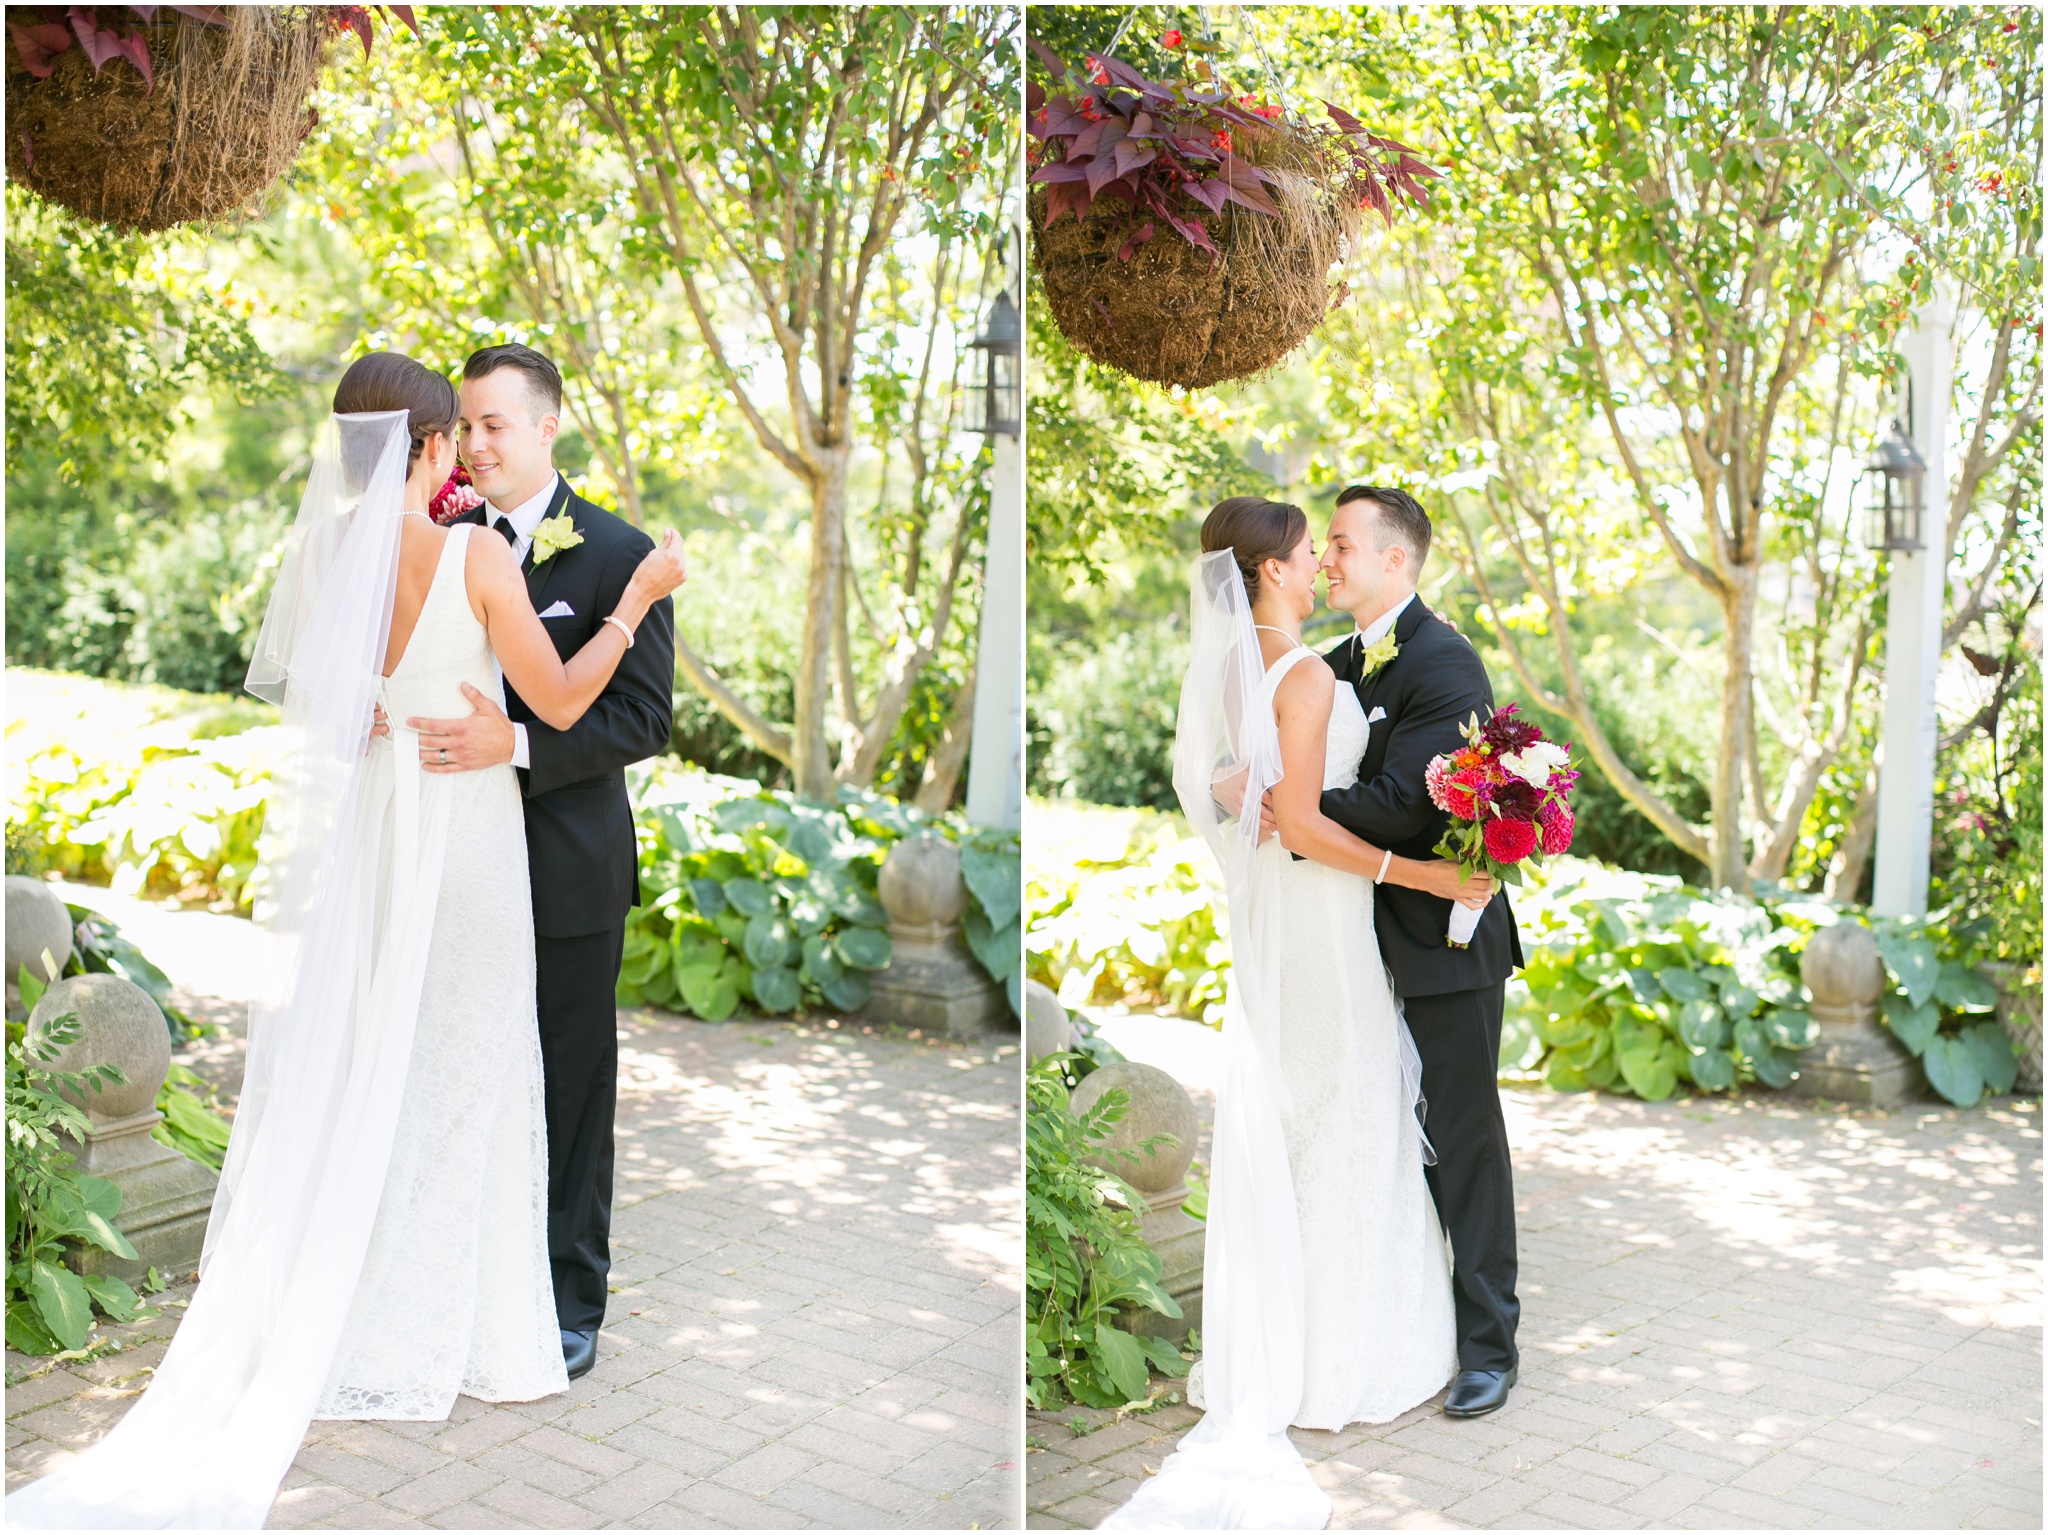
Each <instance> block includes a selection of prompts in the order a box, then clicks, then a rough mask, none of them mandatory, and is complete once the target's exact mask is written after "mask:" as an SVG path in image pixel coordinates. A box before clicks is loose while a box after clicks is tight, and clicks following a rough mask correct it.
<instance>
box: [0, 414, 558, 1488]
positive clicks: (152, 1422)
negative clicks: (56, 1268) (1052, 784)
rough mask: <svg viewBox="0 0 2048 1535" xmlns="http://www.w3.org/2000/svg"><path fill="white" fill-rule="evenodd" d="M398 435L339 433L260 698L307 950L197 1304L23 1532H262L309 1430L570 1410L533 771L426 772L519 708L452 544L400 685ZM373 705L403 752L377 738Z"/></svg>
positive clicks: (293, 569)
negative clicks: (508, 698)
mask: <svg viewBox="0 0 2048 1535" xmlns="http://www.w3.org/2000/svg"><path fill="white" fill-rule="evenodd" d="M406 419H407V418H406V416H405V413H403V412H386V413H378V414H372V415H355V416H337V417H335V418H333V422H332V424H331V426H330V428H329V431H328V433H327V435H326V436H325V437H324V438H323V440H322V444H321V447H320V450H319V452H318V454H317V455H316V459H315V468H314V472H313V475H312V477H311V479H310V481H309V485H308V489H307V493H306V497H305V501H304V503H303V505H302V507H301V510H300V517H299V521H298V523H297V524H295V527H294V531H293V537H292V541H291V543H290V544H289V545H288V548H287V555H286V559H285V562H284V564H283V567H282V568H281V570H280V573H279V576H278V582H277V592H276V594H275V595H274V596H273V598H272V601H271V608H270V611H269V613H268V614H267V615H266V617H265V620H264V628H263V633H262V635H261V636H260V637H259V640H258V645H257V661H256V663H255V664H254V665H252V667H251V669H250V684H249V685H250V688H251V690H252V691H254V692H257V693H259V694H261V695H262V696H266V697H271V698H272V699H273V701H276V702H278V703H279V704H280V705H281V707H282V709H283V716H284V726H285V729H286V731H287V732H288V735H289V737H290V738H291V739H292V740H293V741H294V742H295V743H296V744H295V746H294V749H293V751H292V752H291V754H290V755H289V756H288V757H287V759H286V760H285V761H284V762H283V763H281V764H280V766H279V767H278V769H277V772H276V775H275V777H274V780H273V787H272V793H271V800H270V805H269V808H268V811H267V813H266V820H265V827H264V860H265V865H266V869H267V872H268V873H269V875H270V882H269V884H268V885H267V887H266V889H267V894H266V896H265V897H264V902H263V904H262V905H261V906H260V907H259V915H260V916H262V917H263V918H264V920H265V922H266V924H267V925H269V926H270V927H271V929H272V931H273V932H274V933H275V934H276V935H277V936H278V938H279V940H280V942H281V944H282V945H283V946H284V949H285V951H286V952H287V954H288V955H289V956H290V964H289V971H290V979H289V982H288V984H287V987H286V990H285V992H284V994H283V995H282V996H281V997H280V998H279V999H277V1000H276V1001H275V1003H274V1004H273V1005H269V1006H264V1007H252V1009H251V1017H250V1034H249V1053H248V1058H247V1062H246V1067H245V1072H244V1082H243V1090H242V1097H241V1101H240V1104H239V1107H238V1109H237V1113H236V1117H235V1127H234V1133H233V1138H232V1140H231V1141H230V1143H229V1147H228V1154H227V1165H226V1167H225V1169H224V1170H223V1173H222V1178H221V1185H220V1188H219V1190H218V1192H217V1194H216V1196H215V1200H214V1207H213V1214H212V1218H211V1220H210V1221H209V1223H208V1227H207V1234H206V1255H205V1258H204V1259H203V1260H202V1263H201V1268H200V1283H199V1285H198V1288H197V1289H196V1290H195V1292H194V1294H193V1297H192V1301H191V1304H190V1306H189V1307H188V1308H187V1309H186V1312H185V1315H184V1318H183V1319H182V1321H181V1322H180V1324H179V1327H178V1331H177V1333H176V1335H175V1336H174V1338H173V1340H172V1342H171V1346H170V1348H169V1350H168V1351H167V1352H166V1354H165V1356H164V1359H163V1362H162V1363H161V1364H160V1365H158V1366H157V1368H156V1371H155V1373H154V1378H153V1379H152V1381H151V1383H150V1386H149V1388H148V1390H146V1391H145V1392H144V1393H143V1394H142V1397H141V1398H140V1400H138V1401H137V1402H136V1403H135V1405H134V1406H133V1407H132V1408H131V1409H130V1410H129V1411H128V1413H127V1415H126V1416H125V1417H123V1418H122V1420H121V1421H120V1422H119V1423H118V1424H116V1425H115V1426H114V1428H113V1429H112V1430H111V1431H110V1432H109V1433H108V1434H107V1436H106V1438H105V1439H103V1440H102V1441H101V1442H100V1443H99V1444H97V1445H95V1446H94V1447H92V1448H91V1449H89V1450H87V1451H86V1452H85V1453H84V1454H82V1455H80V1456H78V1457H76V1458H75V1459H73V1460H71V1461H68V1462H66V1463H65V1464H64V1465H62V1466H60V1467H58V1468H57V1470H55V1471H54V1472H53V1473H51V1474H50V1475H49V1476H46V1477H44V1478H42V1479H41V1480H40V1481H37V1482H34V1483H31V1484H30V1485H29V1486H27V1487H25V1488H23V1489H22V1490H20V1491H19V1492H16V1493H14V1494H12V1495H10V1496H9V1497H8V1499H7V1505H6V1507H7V1522H8V1523H9V1524H10V1525H14V1526H17V1527H20V1528H24V1529H113V1528H120V1529H258V1528H261V1527H262V1525H263V1524H264V1522H265V1520H266V1518H267V1517H268V1514H269V1511H270V1506H271V1503H272V1501H273V1500H274V1499H275V1497H276V1495H277V1488H278V1484H279V1482H280V1481H281V1480H282V1479H283V1477H284V1475H285V1473H286V1471H288V1470H289V1469H290V1467H291V1463H292V1461H293V1459H294V1457H295V1456H296V1455H297V1453H298V1449H299V1446H300V1444H301V1442H302V1441H303V1439H304V1436H305V1431H306V1427H307V1424H308V1423H309V1422H311V1421H312V1420H313V1419H314V1418H315V1417H324V1418H382V1419H393V1418H403V1419H416V1420H417V1419H439V1418H445V1417H446V1416H447V1415H448V1412H449V1409H450V1408H451V1407H452V1406H453V1405H454V1401H455V1397H456V1395H457V1394H458V1393H466V1394H469V1395H472V1396H477V1397H482V1398H484V1399H486V1400H493V1401H508V1400H509V1401H526V1400H533V1399H536V1398H539V1397H542V1396H546V1395H549V1394H551V1393H554V1392H558V1391H562V1390H565V1389H567V1386H568V1377H567V1372H566V1370H565V1369H564V1367H563V1362H562V1353H561V1344H560V1334H559V1331H558V1329H557V1327H556V1323H555V1310H554V1298H553V1286H552V1281H551V1279H550V1276H549V1269H548V1260H547V1216H546V1187H547V1146H546V1126H545V1121H544V1118H543V1102H542V1081H541V1059H540V1040H539V1030H538V1024H537V1022H536V1018H535V999H534V959H533V952H534V951H533V919H532V913H531V901H532V896H531V891H530V888H529V885H528V882H527V862H526V840H525V824H524V819H523V816H522V812H521V808H520V798H519V787H518V782H517V779H516V776H515V774H514V772H513V770H512V769H511V768H510V767H498V768H491V769H487V770H484V771H480V772H468V773H457V774H427V773H423V772H422V771H421V770H420V765H419V757H418V751H419V747H418V737H417V735H415V734H414V733H413V732H412V731H410V730H408V729H406V728H405V727H404V723H403V722H404V721H405V720H406V719H407V718H408V717H417V716H434V717H449V716H454V715H460V714H466V713H467V712H469V704H468V701H467V700H466V699H465V698H464V697H463V695H462V692H461V684H462V683H464V682H468V683H470V684H472V685H473V686H475V687H476V688H478V689H479V690H480V691H482V692H483V693H485V694H486V695H487V696H490V697H494V698H496V699H497V700H498V701H499V702H500V703H501V704H502V702H503V697H504V694H503V684H502V681H501V679H500V676H499V672H498V668H497V665H496V662H495V661H494V659H493V658H492V655H491V652H490V648H489V645H488V642H487V639H486V635H485V631H484V628H483V626H482V625H481V624H480V623H479V622H478V621H477V619H476V616H475V614H474V613H473V612H472V611H471V609H470V605H469V601H468V596H467V592H466V589H465V584H464V579H463V572H464V563H465V562H464V559H463V555H464V551H465V549H466V546H467V539H468V536H469V529H468V528H467V527H459V528H456V529H454V530H453V531H452V532H451V535H450V537H449V538H448V540H447V543H446V545H445V547H444V548H443V550H442V552H441V558H440V562H439V564H438V565H437V567H436V570H435V574H434V577H433V580H432V583H431V586H430V588H429V592H428V595H427V599H426V602H425V605H424V607H423V608H422V610H421V613H420V616H419V621H418V623H417V625H416V626H415V628H414V630H413V633H412V635H411V637H410V638H409V639H408V641H407V643H406V647H405V653H404V655H403V656H402V657H401V659H400V662H399V664H398V666H397V667H396V668H395V669H394V672H393V674H392V675H391V676H390V677H389V678H381V677H380V676H379V675H378V670H379V667H380V665H381V661H382V658H383V655H384V641H385V636H386V635H387V634H388V631H389V623H390V611H391V603H392V598H393V594H394V592H395V589H396V572H397V551H398V546H399V526H400V515H401V506H402V492H403V487H404V483H405V474H406V446H407V443H408V441H409V438H408V435H407V432H406V425H405V423H406ZM379 701H381V702H382V703H383V704H384V705H385V707H386V710H387V713H388V715H389V717H390V720H391V723H392V735H391V737H390V738H379V739H375V740H371V739H368V730H369V725H370V713H371V705H372V704H373V703H374V702H379Z"/></svg>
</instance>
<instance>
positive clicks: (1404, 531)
mask: <svg viewBox="0 0 2048 1535" xmlns="http://www.w3.org/2000/svg"><path fill="white" fill-rule="evenodd" d="M1353 501H1370V502H1372V503H1373V505H1374V506H1375V507H1377V508H1378V511H1379V525H1380V529H1381V536H1380V538H1378V539H1376V540H1374V542H1375V543H1377V544H1378V546H1379V547H1380V548H1382V549H1384V548H1386V547H1387V545H1388V544H1394V543H1398V544H1400V545H1401V546H1402V547H1403V548H1405V549H1406V550H1407V551H1408V552H1409V553H1410V554H1411V555H1413V556H1414V557H1415V573H1416V574H1417V575H1420V574H1421V573H1422V565H1423V562H1424V561H1425V560H1427V559H1428V558H1429V538H1430V527H1429V513H1427V512H1425V511H1424V510H1423V509H1422V503H1421V502H1419V501H1417V500H1416V499H1415V498H1414V497H1413V496H1411V495H1409V494H1408V492H1407V491H1405V490H1397V489H1395V488H1394V487H1393V486H1391V485H1346V486H1345V487H1344V488H1343V489H1342V490H1340V491H1338V492H1337V504H1338V505H1339V506H1344V505H1347V504H1348V503H1350V502H1353Z"/></svg>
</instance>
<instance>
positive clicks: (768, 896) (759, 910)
mask: <svg viewBox="0 0 2048 1535" xmlns="http://www.w3.org/2000/svg"><path fill="white" fill-rule="evenodd" d="M725 898H726V900H728V901H730V902H731V903H732V907H733V910H734V911H737V912H738V913H739V914H740V915H741V916H743V917H765V916H768V915H769V914H770V913H771V912H773V911H774V910H775V892H774V891H772V890H770V889H769V888H768V887H767V886H766V885H765V884H763V883H762V882H761V881H760V880H758V879H750V878H748V877H747V876H746V875H740V876H738V877H736V878H734V879H729V880H727V881H726V882H725ZM705 915H706V916H710V915H712V913H709V912H706V913H705Z"/></svg>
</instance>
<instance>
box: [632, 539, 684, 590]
mask: <svg viewBox="0 0 2048 1535" xmlns="http://www.w3.org/2000/svg"><path fill="white" fill-rule="evenodd" d="M689 579H690V572H689V570H688V569H687V568H686V567H685V566H684V564H683V541H682V539H681V538H679V537H678V536H677V534H676V530H675V529H674V528H670V529H669V530H668V531H667V532H666V533H664V534H662V535H661V542H660V543H658V544H656V545H655V546H654V547H653V548H652V549H650V550H648V551H647V554H646V556H645V557H644V558H643V559H642V560H641V561H640V568H639V569H638V570H635V571H634V572H633V580H634V581H635V582H636V583H638V585H639V586H640V587H641V589H642V590H643V591H644V592H645V593H646V594H647V600H648V601H649V602H650V603H653V602H659V601H661V599H662V598H664V597H666V596H667V595H668V594H669V593H670V592H673V591H674V590H676V588H678V587H679V586H681V585H682V584H683V583H684V582H685V581H687V580H689Z"/></svg>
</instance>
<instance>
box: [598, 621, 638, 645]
mask: <svg viewBox="0 0 2048 1535" xmlns="http://www.w3.org/2000/svg"><path fill="white" fill-rule="evenodd" d="M604 621H605V622H606V623H608V624H617V625H618V626H619V633H621V634H623V635H624V636H625V637H626V648H627V649H628V650H631V649H632V648H633V626H632V625H631V624H629V623H627V622H626V621H625V620H624V619H623V618H621V617H619V615H618V614H616V613H607V614H605V616H604Z"/></svg>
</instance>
